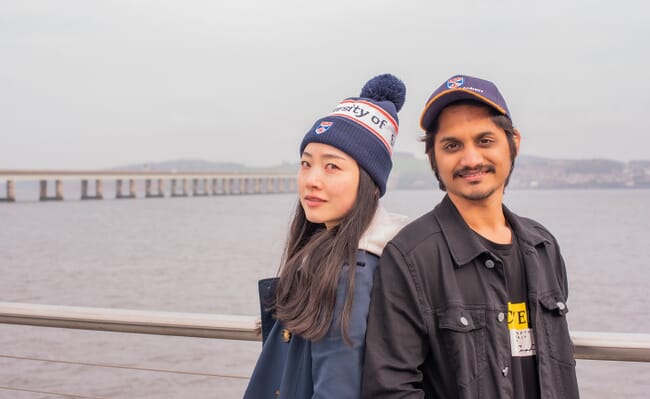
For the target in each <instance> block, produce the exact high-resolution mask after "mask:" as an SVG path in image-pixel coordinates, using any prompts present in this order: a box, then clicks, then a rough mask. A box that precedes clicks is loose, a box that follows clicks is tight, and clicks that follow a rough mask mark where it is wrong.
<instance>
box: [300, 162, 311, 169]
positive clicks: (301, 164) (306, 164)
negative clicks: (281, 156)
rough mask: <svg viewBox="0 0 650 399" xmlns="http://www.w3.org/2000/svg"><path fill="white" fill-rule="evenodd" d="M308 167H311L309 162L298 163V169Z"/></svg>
mask: <svg viewBox="0 0 650 399" xmlns="http://www.w3.org/2000/svg"><path fill="white" fill-rule="evenodd" d="M309 166H311V165H309V162H307V161H300V167H301V168H308V167H309Z"/></svg>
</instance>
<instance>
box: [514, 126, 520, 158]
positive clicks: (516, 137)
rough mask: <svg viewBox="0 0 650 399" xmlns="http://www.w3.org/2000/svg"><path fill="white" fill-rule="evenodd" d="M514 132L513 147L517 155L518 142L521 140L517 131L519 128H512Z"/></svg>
mask: <svg viewBox="0 0 650 399" xmlns="http://www.w3.org/2000/svg"><path fill="white" fill-rule="evenodd" d="M514 132H515V134H514V137H513V138H514V140H515V149H516V150H517V151H516V154H515V156H517V155H519V143H520V142H521V133H519V129H517V128H515V129H514Z"/></svg>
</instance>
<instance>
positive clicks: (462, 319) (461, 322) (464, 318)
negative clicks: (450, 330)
mask: <svg viewBox="0 0 650 399" xmlns="http://www.w3.org/2000/svg"><path fill="white" fill-rule="evenodd" d="M460 324H462V325H464V326H468V325H469V321H467V318H466V317H465V316H460Z"/></svg>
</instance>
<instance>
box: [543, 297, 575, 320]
mask: <svg viewBox="0 0 650 399" xmlns="http://www.w3.org/2000/svg"><path fill="white" fill-rule="evenodd" d="M539 303H540V305H542V307H543V308H544V309H546V310H547V311H549V312H555V313H557V314H558V315H560V316H563V315H564V314H566V313H567V312H568V311H569V308H568V307H567V305H566V302H565V301H564V299H563V298H562V297H561V296H559V295H546V296H543V297H540V298H539Z"/></svg>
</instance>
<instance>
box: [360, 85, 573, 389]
mask: <svg viewBox="0 0 650 399" xmlns="http://www.w3.org/2000/svg"><path fill="white" fill-rule="evenodd" d="M420 123H421V126H422V128H423V129H424V130H425V131H426V135H425V137H424V139H423V141H424V142H425V144H426V153H427V155H428V157H429V160H430V163H431V167H432V169H433V171H434V172H435V175H436V177H437V178H438V181H439V186H440V188H441V189H442V190H445V191H446V192H447V195H446V196H445V197H444V198H443V200H442V201H441V202H440V204H438V205H437V206H436V207H435V208H434V209H433V210H432V211H431V212H429V213H428V214H426V215H424V216H422V217H420V218H419V219H417V220H415V221H414V222H412V223H411V224H409V225H408V226H406V227H405V228H404V229H403V230H402V231H401V232H400V233H399V234H398V235H397V236H396V237H395V238H394V239H393V240H392V241H391V242H390V243H389V244H388V246H387V247H386V248H385V249H384V252H383V255H382V258H381V261H380V264H379V267H378V271H377V274H376V277H375V285H374V288H373V296H372V302H371V308H370V314H369V320H368V330H367V335H366V348H367V349H366V355H365V366H364V381H363V387H362V391H363V394H362V396H363V397H364V398H367V399H370V398H373V399H376V398H400V399H402V398H445V399H450V398H463V399H465V398H526V399H528V398H542V399H551V398H557V399H560V398H561V399H572V398H578V386H577V381H576V375H575V360H574V355H573V345H572V343H571V340H570V337H569V331H568V327H567V322H566V318H565V314H566V312H567V310H568V309H567V306H566V299H567V294H568V290H567V276H566V270H565V267H564V261H563V260H562V256H561V254H560V250H559V248H558V245H557V242H556V240H555V238H554V237H553V236H552V235H551V233H549V232H548V231H547V230H546V229H545V228H544V227H543V226H541V225H540V224H539V223H537V222H535V221H533V220H530V219H526V218H522V217H520V216H517V215H515V214H513V213H512V212H510V211H509V210H508V209H507V208H506V207H505V206H504V205H503V194H504V190H505V187H506V185H507V184H508V179H509V177H510V174H511V173H512V168H513V166H514V160H515V157H516V155H517V153H518V150H519V142H520V140H521V136H520V134H519V132H518V131H517V129H515V128H513V125H512V120H511V116H510V112H509V111H508V107H507V106H506V102H505V100H504V99H503V97H502V96H501V94H500V93H499V90H498V89H497V87H496V86H495V85H494V84H493V83H491V82H488V81H486V80H483V79H478V78H474V77H471V76H460V75H459V76H454V77H452V78H451V79H449V80H447V81H446V82H445V83H444V84H443V85H442V86H441V87H439V88H438V89H437V90H436V91H435V92H434V93H433V95H432V96H431V97H430V99H429V101H428V102H427V104H426V106H425V108H424V111H423V113H422V118H421V121H420Z"/></svg>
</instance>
